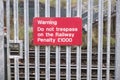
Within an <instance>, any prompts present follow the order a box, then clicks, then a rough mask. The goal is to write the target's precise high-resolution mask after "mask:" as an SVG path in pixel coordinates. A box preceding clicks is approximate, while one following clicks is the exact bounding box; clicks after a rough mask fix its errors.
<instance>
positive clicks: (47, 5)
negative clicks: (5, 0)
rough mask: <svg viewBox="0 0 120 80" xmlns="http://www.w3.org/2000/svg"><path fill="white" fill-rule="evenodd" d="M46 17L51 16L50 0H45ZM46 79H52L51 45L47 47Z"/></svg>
mask: <svg viewBox="0 0 120 80" xmlns="http://www.w3.org/2000/svg"><path fill="white" fill-rule="evenodd" d="M45 17H50V0H45ZM45 63H46V65H45V68H46V69H45V78H46V79H45V80H50V46H46V47H45Z"/></svg>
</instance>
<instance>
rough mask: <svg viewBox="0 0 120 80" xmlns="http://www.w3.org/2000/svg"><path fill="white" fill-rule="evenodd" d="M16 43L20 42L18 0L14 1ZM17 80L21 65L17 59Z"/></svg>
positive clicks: (17, 79) (16, 79)
mask: <svg viewBox="0 0 120 80" xmlns="http://www.w3.org/2000/svg"><path fill="white" fill-rule="evenodd" d="M13 4H14V41H15V43H16V42H17V41H18V40H19V37H18V32H19V28H18V0H14V3H13ZM14 65H15V68H14V69H15V80H19V64H18V58H15V63H14Z"/></svg>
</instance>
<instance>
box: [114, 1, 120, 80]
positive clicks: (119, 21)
mask: <svg viewBox="0 0 120 80" xmlns="http://www.w3.org/2000/svg"><path fill="white" fill-rule="evenodd" d="M115 48H116V50H115V80H119V79H120V0H117V2H116V47H115Z"/></svg>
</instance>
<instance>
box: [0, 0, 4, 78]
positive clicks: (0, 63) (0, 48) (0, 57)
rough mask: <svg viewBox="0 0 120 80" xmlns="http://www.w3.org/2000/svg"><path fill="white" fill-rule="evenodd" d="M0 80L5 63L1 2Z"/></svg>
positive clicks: (0, 8)
mask: <svg viewBox="0 0 120 80" xmlns="http://www.w3.org/2000/svg"><path fill="white" fill-rule="evenodd" d="M0 5H1V7H0V17H1V18H0V71H1V73H0V80H4V79H5V66H4V64H5V62H4V60H5V59H4V7H3V0H0Z"/></svg>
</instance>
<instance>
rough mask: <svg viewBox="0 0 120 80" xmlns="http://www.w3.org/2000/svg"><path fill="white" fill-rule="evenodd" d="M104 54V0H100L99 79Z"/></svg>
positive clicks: (100, 78) (98, 77)
mask: <svg viewBox="0 0 120 80" xmlns="http://www.w3.org/2000/svg"><path fill="white" fill-rule="evenodd" d="M102 55H103V0H99V11H98V74H97V80H102V59H103V58H102V57H103V56H102Z"/></svg>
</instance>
